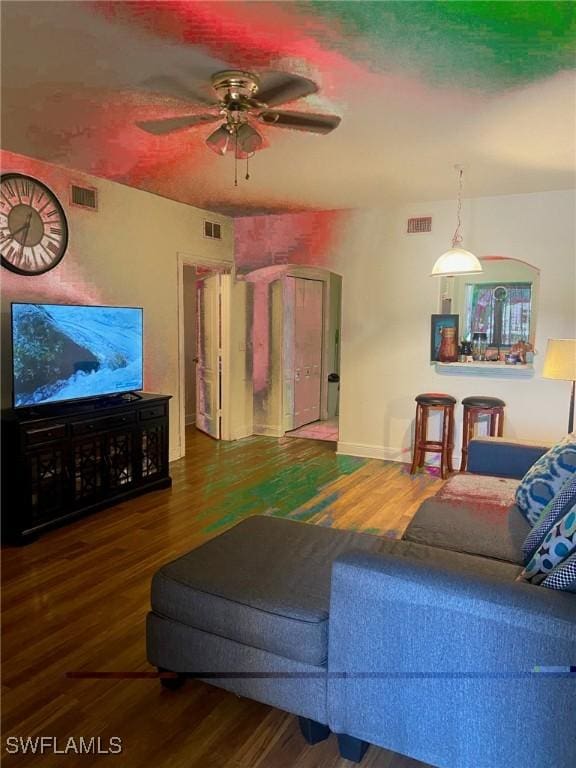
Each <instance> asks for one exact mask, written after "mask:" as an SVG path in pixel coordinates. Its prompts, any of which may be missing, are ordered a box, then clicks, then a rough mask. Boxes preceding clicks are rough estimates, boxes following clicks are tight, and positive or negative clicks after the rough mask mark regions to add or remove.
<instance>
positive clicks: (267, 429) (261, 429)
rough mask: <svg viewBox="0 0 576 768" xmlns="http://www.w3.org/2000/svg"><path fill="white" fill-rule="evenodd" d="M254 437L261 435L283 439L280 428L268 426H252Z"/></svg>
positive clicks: (282, 432)
mask: <svg viewBox="0 0 576 768" xmlns="http://www.w3.org/2000/svg"><path fill="white" fill-rule="evenodd" d="M253 434H255V435H261V436H263V437H283V435H284V431H283V430H282V428H281V427H273V426H270V425H269V424H259V425H254V432H253Z"/></svg>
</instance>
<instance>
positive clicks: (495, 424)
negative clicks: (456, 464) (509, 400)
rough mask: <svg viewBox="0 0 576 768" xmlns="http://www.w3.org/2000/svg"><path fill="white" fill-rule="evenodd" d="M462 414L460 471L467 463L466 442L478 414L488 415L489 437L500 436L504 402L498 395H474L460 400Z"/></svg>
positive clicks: (470, 435) (470, 438)
mask: <svg viewBox="0 0 576 768" xmlns="http://www.w3.org/2000/svg"><path fill="white" fill-rule="evenodd" d="M462 405H463V406H464V416H463V419H462V461H461V462H460V472H465V471H466V465H467V464H468V443H469V442H470V440H472V438H473V436H474V427H475V425H476V424H477V422H478V419H479V418H480V416H490V430H489V432H488V434H489V435H490V437H496V436H498V437H502V432H503V430H504V407H505V405H506V403H505V402H504V400H500V398H499V397H483V396H481V395H474V396H472V397H465V398H464V399H463V400H462Z"/></svg>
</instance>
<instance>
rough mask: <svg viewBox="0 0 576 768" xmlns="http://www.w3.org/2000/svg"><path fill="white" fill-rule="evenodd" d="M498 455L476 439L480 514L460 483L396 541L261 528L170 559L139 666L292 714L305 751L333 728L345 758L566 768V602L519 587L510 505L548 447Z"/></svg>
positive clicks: (573, 749)
mask: <svg viewBox="0 0 576 768" xmlns="http://www.w3.org/2000/svg"><path fill="white" fill-rule="evenodd" d="M504 443H505V441H501V440H500V441H499V440H498V439H494V440H488V441H484V440H478V441H473V442H472V443H471V445H470V454H469V468H470V471H471V472H475V471H476V470H480V472H481V473H482V472H486V471H491V470H492V468H493V467H494V466H496V468H497V470H498V473H499V475H498V476H499V477H501V478H502V480H501V481H500V480H497V479H495V478H497V477H498V476H496V475H490V476H487V477H486V479H485V480H483V481H482V483H481V486H480V487H481V488H482V489H483V490H482V493H481V494H480V495H481V496H482V499H481V501H480V502H479V503H477V504H475V503H473V501H471V500H470V498H468V499H467V500H465V501H463V500H462V495H461V489H460V488H459V487H458V486H456V493H455V494H452V495H451V493H450V485H451V484H453V485H454V484H455V483H456V481H457V480H458V478H465V477H468V476H463V475H460V476H456V477H455V478H453V480H451V481H449V482H448V484H446V485H445V486H444V489H443V492H441V494H439V496H438V497H436V498H434V499H431V500H428V501H427V502H424V504H423V505H422V506H421V508H420V510H419V511H418V512H417V514H416V516H415V518H414V520H413V521H412V523H411V525H410V526H409V528H408V529H407V531H406V534H405V537H404V539H403V540H401V541H393V540H389V539H383V538H380V537H377V536H372V535H368V534H359V533H354V532H349V531H341V530H336V529H330V528H323V527H319V526H312V525H306V524H303V523H296V522H291V521H286V520H283V519H279V518H271V517H261V516H259V517H253V518H249V519H247V520H245V521H243V522H242V523H240V524H238V525H237V526H235V527H234V528H232V529H230V530H229V531H227V532H226V533H224V534H221V535H220V536H218V537H216V538H215V539H213V540H211V541H209V542H207V543H206V544H204V545H202V546H201V547H199V548H198V549H196V550H194V551H193V552H190V553H188V554H186V555H184V556H183V557H181V558H179V559H177V560H175V561H173V562H172V563H169V564H167V565H165V566H164V567H163V568H161V569H160V571H159V572H158V573H157V574H156V575H155V576H154V579H153V583H152V610H151V612H150V614H149V615H148V621H147V640H148V658H149V661H150V662H151V663H152V664H154V665H155V666H157V667H158V668H160V669H162V670H170V671H172V672H176V673H180V675H181V677H182V679H184V677H186V676H193V677H197V678H200V679H204V680H206V681H207V682H210V683H212V684H215V685H218V686H220V687H223V688H226V689H227V690H230V691H233V692H235V693H237V694H238V695H241V696H246V697H249V698H253V699H256V700H258V701H261V702H264V703H267V704H270V705H272V706H275V707H278V708H280V709H283V710H285V711H287V712H290V713H292V714H295V715H297V716H298V717H299V718H300V723H301V727H302V732H303V734H304V736H305V737H306V738H307V739H308V741H309V742H311V743H313V742H315V741H318V740H320V739H322V738H326V737H327V736H328V735H329V733H330V731H332V732H334V733H336V734H339V742H340V749H341V753H342V754H343V756H345V757H348V758H349V759H352V760H359V759H361V757H362V754H363V751H364V750H365V748H366V746H367V744H368V743H371V744H376V745H378V746H381V747H384V748H386V749H389V750H392V751H395V752H399V753H401V754H404V755H407V756H410V757H413V758H415V759H418V760H421V761H424V762H427V763H430V764H431V765H435V766H439V768H501V766H507V768H525V766H526V765H528V764H531V765H534V766H543V767H544V766H550V765H554V766H555V768H568V766H570V767H571V766H572V765H573V764H574V762H575V761H576V737H575V734H574V729H573V727H571V726H570V724H569V722H568V720H569V718H568V717H567V713H569V712H574V711H576V675H574V673H573V672H570V667H571V665H574V664H575V663H576V597H575V595H574V594H570V593H568V592H555V591H553V590H550V589H546V588H543V587H541V586H535V585H534V584H529V583H523V582H520V581H517V579H518V577H519V575H520V573H521V571H522V562H523V560H522V541H523V540H524V538H525V537H526V535H527V532H528V531H529V529H530V527H529V525H528V523H526V521H525V520H524V518H523V517H522V516H521V515H520V513H519V512H518V510H517V509H516V508H515V507H514V506H513V505H509V506H506V505H505V502H506V499H507V498H508V497H510V494H511V490H512V488H513V487H515V486H516V484H517V481H514V480H511V479H510V478H511V477H512V478H513V477H519V476H521V474H523V472H524V471H525V469H527V468H528V467H529V466H530V464H531V463H532V462H533V461H534V460H535V459H536V458H538V456H540V455H542V453H544V452H545V451H546V450H547V446H525V445H513V444H506V445H505V444H504ZM491 478H492V479H491ZM505 478H507V479H505ZM472 482H473V481H472ZM491 482H492V483H493V484H494V483H496V487H497V488H498V490H499V491H501V492H502V494H503V496H502V498H499V499H498V498H496V499H495V500H494V499H492V501H491V499H490V493H488V492H487V491H486V487H487V486H490V483H491ZM482 494H483V495H482ZM455 496H456V497H457V498H456V499H455V498H454V497H455ZM173 682H174V681H170V683H173Z"/></svg>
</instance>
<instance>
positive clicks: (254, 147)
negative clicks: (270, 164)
mask: <svg viewBox="0 0 576 768" xmlns="http://www.w3.org/2000/svg"><path fill="white" fill-rule="evenodd" d="M236 138H237V140H238V147H239V148H240V149H241V150H242V152H244V153H245V154H248V155H251V154H253V153H254V152H257V151H258V150H259V149H260V148H261V147H262V136H260V134H259V133H258V131H257V130H256V129H255V128H253V127H252V126H251V125H250V124H249V123H242V125H239V126H238V128H237V129H236Z"/></svg>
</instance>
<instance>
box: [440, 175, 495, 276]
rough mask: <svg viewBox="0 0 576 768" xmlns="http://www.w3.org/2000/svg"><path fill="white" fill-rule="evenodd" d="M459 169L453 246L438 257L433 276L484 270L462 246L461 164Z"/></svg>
mask: <svg viewBox="0 0 576 768" xmlns="http://www.w3.org/2000/svg"><path fill="white" fill-rule="evenodd" d="M454 167H455V168H456V170H457V171H458V206H457V209H456V222H457V223H456V231H455V232H454V235H453V237H452V247H451V248H449V249H448V250H447V251H445V252H444V253H443V254H442V255H441V256H440V257H439V258H438V259H436V263H435V264H434V266H433V268H432V272H431V273H430V274H431V276H432V277H436V276H443V277H452V276H453V275H473V274H475V273H477V272H482V271H483V270H482V264H480V261H479V259H478V258H477V257H476V256H474V254H473V253H471V252H470V251H467V250H466V249H465V248H462V235H461V234H460V227H461V226H462V220H461V213H462V175H463V170H462V168H461V166H459V165H456V166H454Z"/></svg>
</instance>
